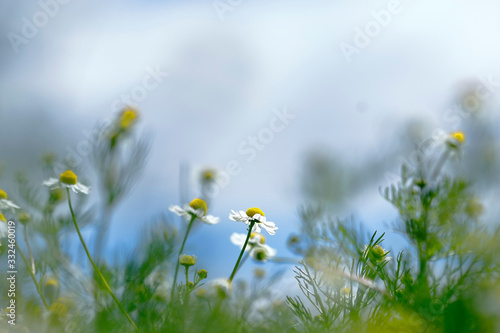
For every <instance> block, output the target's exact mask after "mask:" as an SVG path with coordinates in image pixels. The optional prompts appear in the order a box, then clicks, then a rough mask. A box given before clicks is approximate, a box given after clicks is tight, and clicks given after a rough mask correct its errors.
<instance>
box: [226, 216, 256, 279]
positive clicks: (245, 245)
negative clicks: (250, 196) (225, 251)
mask: <svg viewBox="0 0 500 333" xmlns="http://www.w3.org/2000/svg"><path fill="white" fill-rule="evenodd" d="M254 224H255V221H251V222H250V226H249V227H248V235H247V239H246V240H245V244H244V245H243V248H242V249H241V252H240V256H239V257H238V260H237V261H236V265H234V268H233V272H232V273H231V276H230V277H229V283H231V282H232V281H233V278H234V275H235V274H236V271H237V270H238V266H239V265H240V261H241V257H243V253H245V249H246V248H247V245H248V240H249V239H250V235H251V234H252V229H253V225H254Z"/></svg>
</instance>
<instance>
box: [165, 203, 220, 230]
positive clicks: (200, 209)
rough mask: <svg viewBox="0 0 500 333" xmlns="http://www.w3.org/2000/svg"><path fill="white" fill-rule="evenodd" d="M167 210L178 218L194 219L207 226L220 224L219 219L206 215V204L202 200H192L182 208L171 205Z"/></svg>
mask: <svg viewBox="0 0 500 333" xmlns="http://www.w3.org/2000/svg"><path fill="white" fill-rule="evenodd" d="M169 209H170V210H171V211H172V212H174V213H175V214H177V215H179V216H184V217H187V218H193V217H195V218H197V219H199V220H201V221H203V222H205V223H207V224H217V223H219V222H220V218H218V217H215V216H212V215H207V203H206V202H205V201H204V200H202V199H198V198H197V199H194V200H193V201H191V202H190V203H189V205H188V204H185V205H184V207H183V208H181V207H179V206H177V205H172V206H170V208H169Z"/></svg>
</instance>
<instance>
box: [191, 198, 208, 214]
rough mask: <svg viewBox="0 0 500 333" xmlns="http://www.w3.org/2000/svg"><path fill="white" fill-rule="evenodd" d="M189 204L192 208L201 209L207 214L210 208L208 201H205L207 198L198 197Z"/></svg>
mask: <svg viewBox="0 0 500 333" xmlns="http://www.w3.org/2000/svg"><path fill="white" fill-rule="evenodd" d="M189 206H191V208H193V209H201V210H202V211H203V212H204V214H203V215H207V209H208V208H207V203H206V202H205V200H202V199H198V198H196V199H194V200H193V201H191V202H190V203H189Z"/></svg>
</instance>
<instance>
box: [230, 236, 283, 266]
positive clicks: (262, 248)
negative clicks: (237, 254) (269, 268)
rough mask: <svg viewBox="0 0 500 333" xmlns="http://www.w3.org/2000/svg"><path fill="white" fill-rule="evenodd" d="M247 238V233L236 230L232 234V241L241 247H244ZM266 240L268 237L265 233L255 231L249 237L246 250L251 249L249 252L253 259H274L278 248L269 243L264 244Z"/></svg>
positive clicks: (264, 260) (263, 260)
mask: <svg viewBox="0 0 500 333" xmlns="http://www.w3.org/2000/svg"><path fill="white" fill-rule="evenodd" d="M246 238H247V235H245V234H239V233H236V232H235V233H233V234H232V235H231V238H230V240H231V243H233V244H234V245H238V246H239V247H240V249H242V248H243V245H245V240H246ZM265 242H266V239H265V238H264V236H263V235H261V234H258V233H256V232H253V233H252V234H251V235H250V239H248V245H247V247H246V248H245V251H250V252H249V254H250V257H251V258H252V259H255V260H258V261H262V262H266V261H267V260H268V259H272V258H273V257H275V256H276V250H275V249H273V248H272V247H270V246H269V245H267V244H264V243H265Z"/></svg>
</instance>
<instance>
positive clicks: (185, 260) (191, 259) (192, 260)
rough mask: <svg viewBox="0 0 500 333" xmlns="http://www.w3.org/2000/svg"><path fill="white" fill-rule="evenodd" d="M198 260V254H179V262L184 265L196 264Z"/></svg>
mask: <svg viewBox="0 0 500 333" xmlns="http://www.w3.org/2000/svg"><path fill="white" fill-rule="evenodd" d="M196 260H198V258H197V257H196V256H190V255H187V254H181V255H180V256H179V264H181V265H182V266H184V267H189V266H193V265H194V264H196Z"/></svg>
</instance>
